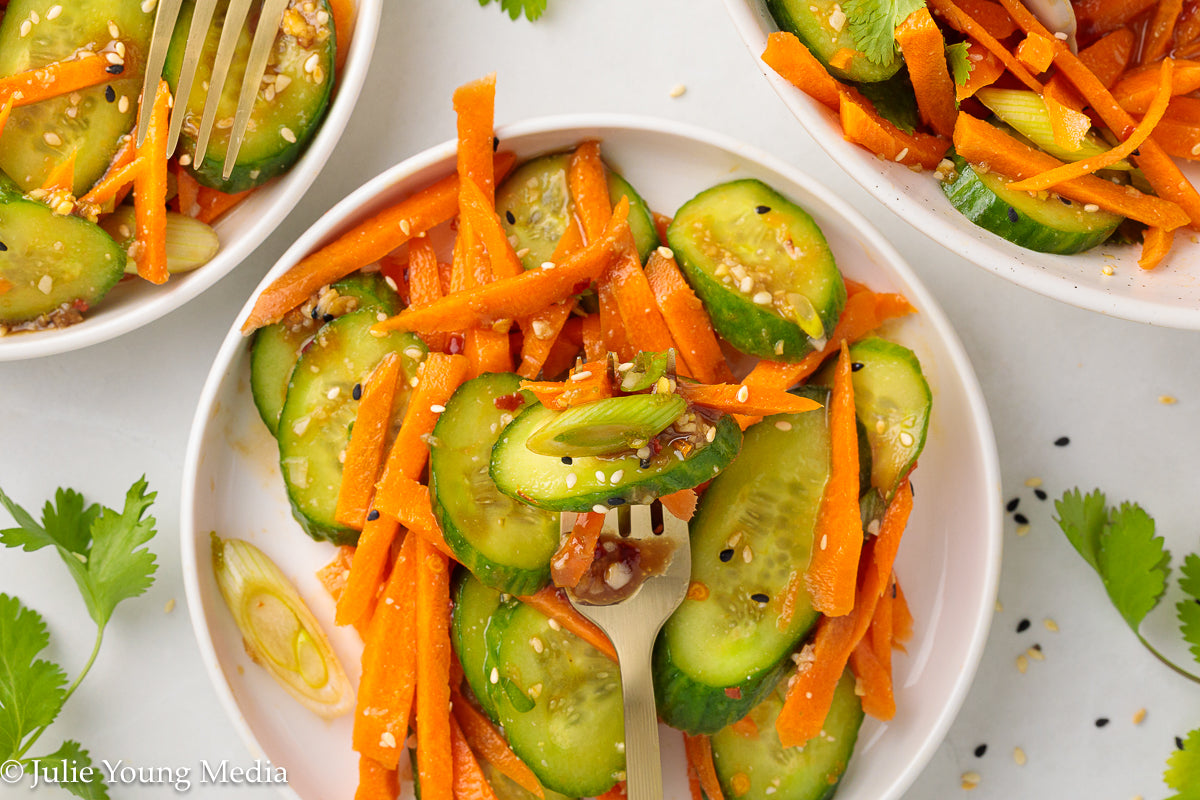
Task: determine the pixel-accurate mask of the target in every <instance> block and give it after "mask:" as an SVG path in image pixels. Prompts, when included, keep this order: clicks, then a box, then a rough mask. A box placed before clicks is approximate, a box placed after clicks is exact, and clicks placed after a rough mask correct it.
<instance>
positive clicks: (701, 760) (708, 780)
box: [683, 733, 725, 800]
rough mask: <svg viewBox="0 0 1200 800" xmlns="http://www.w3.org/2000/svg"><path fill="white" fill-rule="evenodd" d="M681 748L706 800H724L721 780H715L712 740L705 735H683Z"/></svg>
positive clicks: (715, 771)
mask: <svg viewBox="0 0 1200 800" xmlns="http://www.w3.org/2000/svg"><path fill="white" fill-rule="evenodd" d="M683 750H684V753H685V754H686V755H687V761H688V766H690V767H691V768H692V769H693V770H695V772H696V778H697V779H698V780H699V782H700V788H701V789H703V790H704V794H705V796H706V797H707V798H708V800H725V793H724V792H722V791H721V782H720V781H719V780H717V769H716V767H715V766H714V765H713V753H712V740H711V739H709V738H708V737H707V736H703V735H701V736H691V735H689V734H686V733H685V734H684V735H683Z"/></svg>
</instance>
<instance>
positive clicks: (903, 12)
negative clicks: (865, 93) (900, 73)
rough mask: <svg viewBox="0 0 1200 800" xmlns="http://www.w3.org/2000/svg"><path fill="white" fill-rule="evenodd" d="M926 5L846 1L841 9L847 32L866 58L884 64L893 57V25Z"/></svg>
mask: <svg viewBox="0 0 1200 800" xmlns="http://www.w3.org/2000/svg"><path fill="white" fill-rule="evenodd" d="M924 5H925V0H845V2H843V3H842V10H843V11H844V12H845V13H846V19H847V21H848V22H849V25H850V35H851V36H853V37H854V42H855V44H857V45H858V49H859V50H860V51H861V52H862V54H863V55H865V56H866V57H867V60H868V61H871V62H872V63H875V64H881V65H885V66H886V65H887V64H891V63H892V62H893V61H894V60H895V59H896V52H897V47H896V27H897V26H898V25H899V24H900V23H901V22H904V20H906V19H907V18H908V15H909V14H911V13H912V12H914V11H916V10H917V9H918V8H921V7H922V6H924Z"/></svg>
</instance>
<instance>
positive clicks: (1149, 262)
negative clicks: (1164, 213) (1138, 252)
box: [1138, 228, 1175, 269]
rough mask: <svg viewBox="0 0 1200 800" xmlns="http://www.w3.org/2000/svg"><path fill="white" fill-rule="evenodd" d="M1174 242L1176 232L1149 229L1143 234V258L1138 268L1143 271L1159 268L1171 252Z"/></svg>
mask: <svg viewBox="0 0 1200 800" xmlns="http://www.w3.org/2000/svg"><path fill="white" fill-rule="evenodd" d="M1174 240H1175V231H1167V230H1163V229H1162V228H1147V229H1146V231H1145V233H1143V234H1142V256H1141V258H1139V259H1138V266H1139V267H1141V268H1142V269H1154V268H1155V267H1157V266H1158V265H1159V264H1161V263H1162V262H1163V259H1164V258H1166V257H1167V253H1169V252H1170V251H1171V244H1172V243H1173V242H1174Z"/></svg>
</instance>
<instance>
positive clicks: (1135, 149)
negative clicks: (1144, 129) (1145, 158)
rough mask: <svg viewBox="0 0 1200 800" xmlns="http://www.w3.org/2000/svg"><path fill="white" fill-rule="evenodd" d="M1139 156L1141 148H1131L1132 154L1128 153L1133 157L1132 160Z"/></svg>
mask: <svg viewBox="0 0 1200 800" xmlns="http://www.w3.org/2000/svg"><path fill="white" fill-rule="evenodd" d="M1141 154H1142V151H1141V148H1138V147H1135V148H1133V152H1132V153H1130V155H1131V156H1133V157H1134V158H1137V157H1138V156H1140V155H1141Z"/></svg>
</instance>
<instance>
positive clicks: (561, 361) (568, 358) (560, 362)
mask: <svg viewBox="0 0 1200 800" xmlns="http://www.w3.org/2000/svg"><path fill="white" fill-rule="evenodd" d="M583 320H584V318H583V317H577V316H571V317H568V318H567V321H566V322H565V323H563V326H562V330H561V331H560V332H559V334H558V338H557V339H555V340H554V346H553V347H551V348H550V354H549V355H548V356H546V363H545V364H543V365H542V374H543V375H545V376H550V377H553V376H556V375H562V374H563V373H565V372H566V371H567V369H568V368H569V367H570V366H571V364H573V363H575V360H576V359H577V358H578V357H579V356H581V355H582V354H583Z"/></svg>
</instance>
